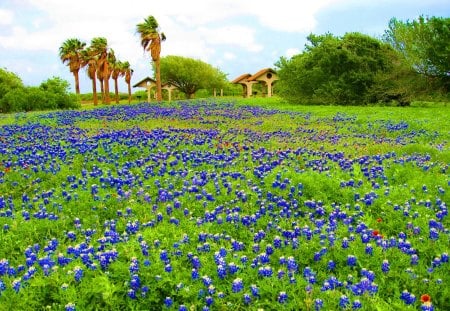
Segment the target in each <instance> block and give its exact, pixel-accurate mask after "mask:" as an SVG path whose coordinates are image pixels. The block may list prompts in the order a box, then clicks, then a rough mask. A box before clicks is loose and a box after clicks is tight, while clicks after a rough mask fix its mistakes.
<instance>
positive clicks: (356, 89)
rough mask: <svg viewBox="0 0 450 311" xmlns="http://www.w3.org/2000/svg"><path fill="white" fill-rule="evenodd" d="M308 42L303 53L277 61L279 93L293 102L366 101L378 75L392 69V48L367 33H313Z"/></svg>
mask: <svg viewBox="0 0 450 311" xmlns="http://www.w3.org/2000/svg"><path fill="white" fill-rule="evenodd" d="M308 41H309V44H307V45H306V47H305V51H304V52H303V53H301V54H299V55H296V56H294V57H292V58H291V59H286V58H283V57H282V58H281V59H280V60H279V61H278V62H277V64H276V66H277V67H279V70H278V71H277V72H278V75H279V77H280V81H279V82H278V90H279V93H280V95H281V96H283V97H285V98H287V99H288V100H290V101H292V102H296V103H315V104H331V103H338V104H347V105H348V104H352V105H355V104H362V103H365V101H366V99H367V94H368V93H369V91H370V89H371V87H372V86H373V85H374V83H375V77H376V75H377V74H378V73H379V72H383V71H389V70H390V69H391V65H390V63H389V57H388V56H387V54H388V52H389V50H392V49H391V48H390V47H389V46H388V45H387V44H383V43H382V42H380V41H379V40H377V39H374V38H371V37H369V36H367V35H363V34H360V33H347V34H345V35H344V36H343V37H335V36H333V35H331V34H325V35H320V36H317V35H314V34H311V35H310V36H308Z"/></svg>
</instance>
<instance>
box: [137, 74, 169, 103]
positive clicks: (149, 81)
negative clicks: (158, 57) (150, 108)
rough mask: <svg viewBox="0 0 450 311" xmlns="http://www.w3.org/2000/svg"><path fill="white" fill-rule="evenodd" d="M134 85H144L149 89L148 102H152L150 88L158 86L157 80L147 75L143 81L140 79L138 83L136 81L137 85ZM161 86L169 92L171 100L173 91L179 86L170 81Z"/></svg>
mask: <svg viewBox="0 0 450 311" xmlns="http://www.w3.org/2000/svg"><path fill="white" fill-rule="evenodd" d="M133 87H143V88H145V89H147V100H148V102H150V98H151V97H150V90H151V89H152V88H154V87H156V80H154V79H152V78H150V77H146V78H144V79H142V80H141V81H139V82H138V83H136V84H135V85H133ZM161 88H162V89H163V90H167V91H168V92H169V101H171V100H172V91H173V90H175V89H177V87H176V86H175V85H173V84H170V83H164V84H163V85H162V86H161Z"/></svg>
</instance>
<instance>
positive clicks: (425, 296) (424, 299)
mask: <svg viewBox="0 0 450 311" xmlns="http://www.w3.org/2000/svg"><path fill="white" fill-rule="evenodd" d="M420 301H422V303H431V297H430V295H428V294H423V295H422V296H420Z"/></svg>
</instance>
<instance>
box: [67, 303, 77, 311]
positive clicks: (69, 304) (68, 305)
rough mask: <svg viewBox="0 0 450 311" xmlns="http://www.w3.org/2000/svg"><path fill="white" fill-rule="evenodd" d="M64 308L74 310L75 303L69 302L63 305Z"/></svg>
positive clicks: (69, 310)
mask: <svg viewBox="0 0 450 311" xmlns="http://www.w3.org/2000/svg"><path fill="white" fill-rule="evenodd" d="M65 310H66V311H75V310H76V309H75V304H74V303H72V302H69V303H68V304H66V305H65Z"/></svg>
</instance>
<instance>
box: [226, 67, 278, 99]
mask: <svg viewBox="0 0 450 311" xmlns="http://www.w3.org/2000/svg"><path fill="white" fill-rule="evenodd" d="M277 80H278V75H277V73H276V71H275V70H273V69H272V68H264V69H261V70H260V71H258V72H257V73H255V74H254V75H250V74H249V73H246V74H243V75H240V76H239V77H237V78H236V79H234V80H233V81H231V83H234V84H241V85H242V86H243V88H244V97H251V96H252V85H253V84H255V83H259V82H262V83H265V84H266V86H267V97H271V96H272V89H273V87H272V86H273V83H274V82H275V81H277Z"/></svg>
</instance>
